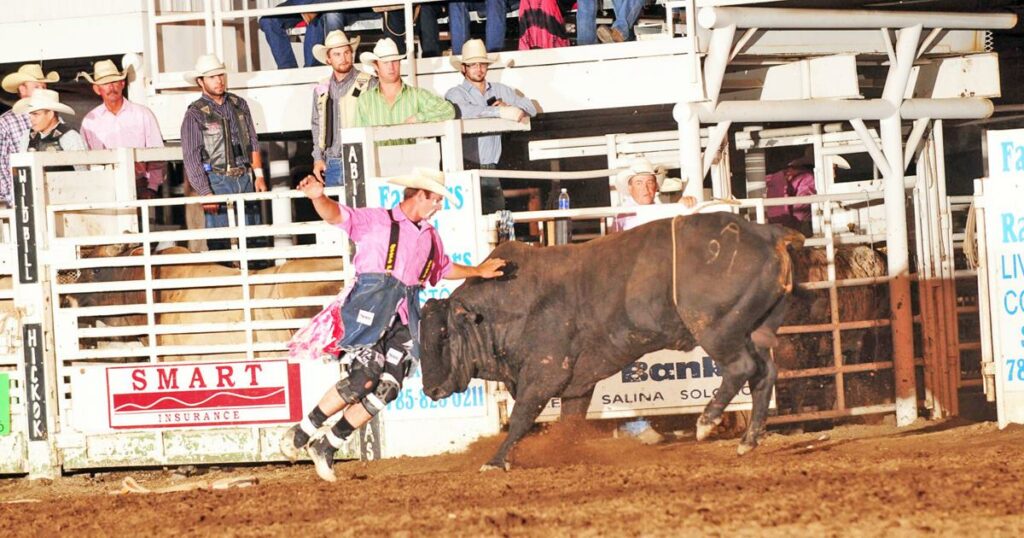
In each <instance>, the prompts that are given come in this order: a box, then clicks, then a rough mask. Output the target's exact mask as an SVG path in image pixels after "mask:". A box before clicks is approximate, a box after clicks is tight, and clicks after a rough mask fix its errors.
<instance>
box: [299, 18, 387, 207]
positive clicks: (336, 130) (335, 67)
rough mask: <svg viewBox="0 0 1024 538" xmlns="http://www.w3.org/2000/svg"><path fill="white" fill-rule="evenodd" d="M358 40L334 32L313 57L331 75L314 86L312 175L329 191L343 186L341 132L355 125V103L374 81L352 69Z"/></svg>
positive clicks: (338, 31) (363, 72)
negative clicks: (325, 65) (327, 66)
mask: <svg viewBox="0 0 1024 538" xmlns="http://www.w3.org/2000/svg"><path fill="white" fill-rule="evenodd" d="M357 47H359V37H355V38H353V39H349V38H348V36H346V35H345V32H342V31H341V30H335V31H333V32H331V33H330V34H328V35H327V39H326V40H324V43H323V44H322V45H317V46H315V47H313V55H314V56H316V57H317V59H318V60H320V61H321V62H324V63H325V64H327V65H330V66H331V69H332V71H333V73H332V75H331V76H330V77H328V78H325V79H324V80H322V81H320V82H319V83H318V84H317V85H315V86H313V117H312V119H311V121H310V125H311V128H310V130H311V131H312V133H313V175H314V176H316V178H317V179H319V180H320V181H322V182H324V184H325V185H326V186H328V187H336V186H338V185H342V184H343V183H344V182H343V181H342V159H341V130H342V129H343V128H345V127H353V126H354V125H355V115H356V101H357V99H358V98H359V95H360V94H362V92H364V91H366V90H367V89H368V88H370V87H371V86H372V85H373V84H376V80H375V79H374V78H373V77H372V76H371V75H370V74H369V73H367V72H365V71H360V70H358V69H353V68H352V66H353V59H354V56H355V52H356V48H357Z"/></svg>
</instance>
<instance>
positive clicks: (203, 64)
mask: <svg viewBox="0 0 1024 538" xmlns="http://www.w3.org/2000/svg"><path fill="white" fill-rule="evenodd" d="M227 72H228V70H227V68H225V67H224V62H222V61H220V58H218V57H217V55H216V54H204V55H202V56H200V57H199V58H197V59H196V67H195V69H193V70H192V71H186V72H185V82H188V83H189V84H193V85H194V84H196V80H197V79H198V78H199V77H212V76H214V75H223V74H224V73H227Z"/></svg>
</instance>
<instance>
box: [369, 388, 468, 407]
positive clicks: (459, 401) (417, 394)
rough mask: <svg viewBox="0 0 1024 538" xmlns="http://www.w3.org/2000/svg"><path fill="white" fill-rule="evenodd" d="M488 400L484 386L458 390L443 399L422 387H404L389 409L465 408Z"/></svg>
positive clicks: (389, 405)
mask: <svg viewBox="0 0 1024 538" xmlns="http://www.w3.org/2000/svg"><path fill="white" fill-rule="evenodd" d="M485 402H486V398H485V397H484V388H483V387H470V388H468V389H466V391H465V392H457V393H455V394H452V395H451V396H449V397H447V398H444V399H442V400H438V401H436V402H435V401H434V400H431V399H430V398H429V397H427V395H426V394H424V393H423V391H422V390H420V389H402V392H400V393H399V394H398V397H397V398H395V400H394V401H393V402H391V403H390V404H388V409H393V410H395V411H420V410H428V409H447V408H452V409H465V408H469V407H483V405H484V403H485Z"/></svg>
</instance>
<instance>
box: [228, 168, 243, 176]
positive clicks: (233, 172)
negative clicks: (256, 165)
mask: <svg viewBox="0 0 1024 538" xmlns="http://www.w3.org/2000/svg"><path fill="white" fill-rule="evenodd" d="M245 170H246V168H245V167H244V166H236V167H234V168H231V167H228V172H227V175H229V176H231V177H238V176H240V175H242V174H244V173H245Z"/></svg>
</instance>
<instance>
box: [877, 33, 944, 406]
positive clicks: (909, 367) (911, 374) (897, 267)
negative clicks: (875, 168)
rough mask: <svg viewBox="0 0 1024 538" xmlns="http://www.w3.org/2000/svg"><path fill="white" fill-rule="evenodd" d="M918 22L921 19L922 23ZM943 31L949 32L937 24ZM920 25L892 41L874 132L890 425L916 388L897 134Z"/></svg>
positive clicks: (913, 397)
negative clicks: (879, 171) (886, 106)
mask: <svg viewBox="0 0 1024 538" xmlns="http://www.w3.org/2000/svg"><path fill="white" fill-rule="evenodd" d="M922 20H923V18H922ZM942 26H944V27H947V28H948V27H950V26H948V24H943V25H942ZM921 30H922V24H920V23H917V24H916V25H914V26H910V27H908V28H904V29H903V30H901V31H900V32H899V35H898V36H897V38H896V60H897V62H896V64H894V65H891V66H890V67H889V73H888V75H887V77H886V81H885V88H884V89H883V90H882V100H883V101H887V102H889V103H890V105H891V106H892V114H890V115H889V116H887V117H885V118H882V120H881V126H880V129H879V132H880V134H881V138H882V151H883V153H884V154H885V159H886V161H888V163H889V171H890V174H889V175H887V176H885V187H884V191H885V216H886V223H887V224H886V244H887V247H888V256H887V259H888V274H889V276H890V278H891V280H890V281H889V307H890V312H891V317H892V340H893V364H894V366H893V377H894V378H895V380H896V424H897V426H907V425H910V424H911V423H912V422H914V421H915V420H916V419H917V382H916V376H915V368H914V323H913V319H912V316H913V313H912V312H911V305H912V304H913V303H912V301H911V296H910V255H909V247H908V244H907V211H906V188H905V185H904V181H903V179H904V178H903V176H904V167H905V163H904V161H903V130H902V120H901V119H900V114H899V112H900V103H901V102H902V100H903V96H904V94H905V93H906V89H907V84H908V81H909V78H910V70H911V68H912V67H913V64H914V57H915V56H916V54H917V43H918V41H919V40H920V38H921Z"/></svg>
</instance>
